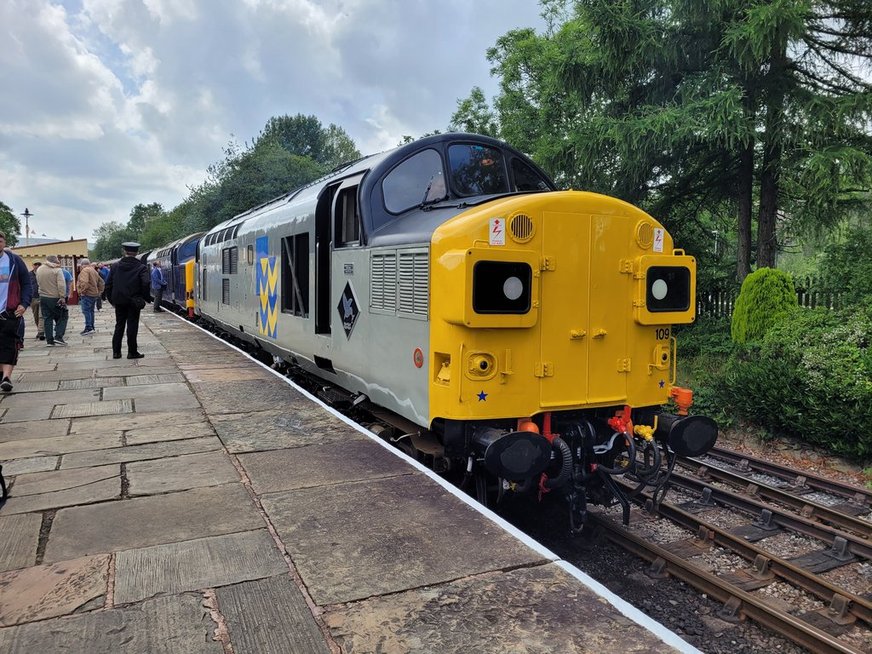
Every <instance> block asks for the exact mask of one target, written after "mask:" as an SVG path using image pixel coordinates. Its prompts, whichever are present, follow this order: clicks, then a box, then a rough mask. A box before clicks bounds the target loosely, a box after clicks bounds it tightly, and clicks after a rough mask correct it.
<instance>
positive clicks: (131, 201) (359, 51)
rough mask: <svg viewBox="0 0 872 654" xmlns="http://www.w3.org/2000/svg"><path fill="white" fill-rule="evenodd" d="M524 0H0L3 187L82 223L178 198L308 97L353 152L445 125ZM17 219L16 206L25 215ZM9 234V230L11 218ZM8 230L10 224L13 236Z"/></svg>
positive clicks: (48, 223) (80, 227) (63, 227)
mask: <svg viewBox="0 0 872 654" xmlns="http://www.w3.org/2000/svg"><path fill="white" fill-rule="evenodd" d="M539 11H540V8H539V5H538V2H537V0H63V1H59V0H53V1H52V0H0V36H2V39H0V89H2V93H0V201H2V202H5V203H6V204H7V205H9V206H10V207H11V208H12V209H13V211H14V212H15V213H16V214H20V213H22V212H23V211H24V209H25V207H26V208H28V209H29V210H30V212H31V213H32V214H34V217H33V218H31V220H30V225H31V232H32V233H31V235H32V236H36V237H41V236H42V235H43V234H46V235H48V236H49V237H54V238H60V239H67V238H70V237H71V236H73V237H75V238H88V239H91V238H92V234H93V231H94V229H95V228H96V227H97V226H99V225H100V224H101V223H103V222H106V221H108V220H119V221H121V222H126V220H127V217H128V215H129V213H130V209H131V208H132V207H133V206H134V205H135V204H137V203H140V202H142V203H150V202H160V203H161V204H162V205H163V206H164V208H166V209H170V208H172V207H174V206H176V205H177V204H178V203H179V202H181V200H182V199H184V197H185V195H186V194H187V187H188V186H190V185H197V184H199V183H201V182H202V181H203V179H204V177H205V170H206V167H207V166H208V165H209V164H211V163H214V162H216V161H218V160H220V159H221V158H222V157H223V154H222V150H223V147H224V146H225V145H226V144H227V143H228V142H229V141H230V140H231V139H235V140H236V141H238V142H245V141H249V140H251V139H252V138H254V137H255V136H257V134H258V132H259V131H260V129H261V128H262V127H263V126H264V124H265V123H266V121H267V120H268V119H269V118H270V117H271V116H279V115H284V114H288V115H294V114H297V113H302V114H306V115H309V114H314V115H315V116H317V117H318V118H319V119H320V120H321V122H322V124H324V126H325V127H326V126H327V125H329V124H330V123H335V124H337V125H339V126H340V127H342V128H344V129H345V130H346V131H347V132H348V134H349V135H350V136H351V137H352V138H353V139H354V140H355V142H356V143H357V146H358V148H359V149H360V150H361V152H363V153H365V154H366V153H372V152H378V151H381V150H385V149H388V148H391V147H394V146H395V145H396V144H397V143H398V142H399V140H400V138H401V137H402V135H404V134H409V135H413V136H419V135H421V134H423V133H425V132H428V131H432V130H434V129H444V128H445V126H446V125H447V123H448V121H449V119H450V117H451V113H452V112H453V111H454V110H455V108H456V104H457V100H458V99H459V98H463V97H466V96H467V95H468V94H469V91H470V89H471V88H472V87H473V86H474V85H478V86H481V87H482V88H483V89H484V90H485V93H486V95H487V96H488V97H489V98H490V97H492V96H493V94H494V93H495V92H496V81H495V80H494V79H493V78H492V77H491V76H490V74H489V65H488V62H487V60H486V59H485V51H486V50H487V48H488V47H490V46H492V45H494V43H495V41H496V39H497V38H498V37H499V36H501V35H502V34H504V33H506V32H507V31H509V30H510V29H512V28H515V27H529V26H533V27H536V28H537V29H540V30H541V29H542V27H543V23H542V20H541V18H540V17H539ZM23 229H24V221H23V220H22V230H23ZM22 237H23V234H22ZM22 240H23V238H22Z"/></svg>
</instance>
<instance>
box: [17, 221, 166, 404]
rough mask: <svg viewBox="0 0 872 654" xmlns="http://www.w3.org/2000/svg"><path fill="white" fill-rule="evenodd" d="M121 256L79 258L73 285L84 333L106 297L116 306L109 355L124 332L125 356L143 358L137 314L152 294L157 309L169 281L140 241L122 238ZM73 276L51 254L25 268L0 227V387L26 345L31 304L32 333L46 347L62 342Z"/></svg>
mask: <svg viewBox="0 0 872 654" xmlns="http://www.w3.org/2000/svg"><path fill="white" fill-rule="evenodd" d="M121 246H122V251H123V253H124V256H123V257H122V258H121V259H119V260H118V261H117V262H116V263H114V264H112V266H111V267H110V266H107V265H104V264H101V263H98V264H93V263H91V262H90V261H89V260H88V259H87V258H84V259H80V260H79V262H78V265H79V271H78V277H77V279H76V288H77V291H78V294H79V305H80V307H81V310H82V316H83V317H84V320H85V328H84V329H83V330H82V332H80V335H82V336H91V335H93V334H95V333H96V331H97V330H96V328H95V327H94V312H95V311H99V310H101V308H102V300H104V299H105V300H107V301H108V302H110V303H111V304H112V306H113V307H114V308H115V331H114V332H113V334H112V357H113V358H114V359H120V358H121V347H122V342H123V340H124V334H125V332H126V333H127V358H128V359H141V358H142V357H144V356H145V355H144V354H142V353H141V352H140V351H139V349H138V346H137V340H136V339H137V335H138V332H139V314H140V312H141V311H142V309H144V308H145V305H146V303H147V302H151V301H152V295H154V310H155V311H156V312H157V311H161V308H160V302H161V297H162V296H163V289H164V288H166V286H167V284H166V281H165V279H164V276H163V271H162V270H161V269H160V266H159V265H158V264H157V262H155V263H154V265H153V268H152V271H151V273H150V274H149V271H148V268H147V267H146V265H145V264H144V263H142V262H141V261H140V260H139V259H138V258H137V257H136V255H137V253H138V252H139V247H140V245H139V243H133V242H127V243H122V244H121ZM72 283H73V276H72V274H71V273H70V272H69V271H68V270H67V269H66V268H64V267H63V266H61V264H60V261H59V259H58V257H57V256H55V255H49V256H47V257H46V258H45V261H44V262H35V263H34V264H33V269H32V270H30V271H28V270H27V265H26V264H25V263H24V260H23V259H22V258H21V257H20V256H18V255H17V254H15V253H14V252H10V251H9V250H6V235H5V234H4V233H3V232H0V366H2V375H0V391H3V392H6V393H8V392H10V391H11V390H12V388H13V383H12V371H13V368H14V367H15V365H16V364H17V363H18V353H19V351H20V350H21V349H22V348H23V347H24V327H25V321H24V318H23V316H24V313H25V312H26V311H27V308H28V307H30V308H31V310H32V312H33V319H34V323H35V324H36V338H37V339H38V340H44V341H45V342H46V346H48V347H58V346H65V345H66V344H67V342H66V341H65V340H64V335H65V334H66V329H67V321H68V319H69V310H68V309H67V302H68V301H69V298H70V291H71V288H72Z"/></svg>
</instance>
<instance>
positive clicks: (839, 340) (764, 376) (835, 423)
mask: <svg viewBox="0 0 872 654" xmlns="http://www.w3.org/2000/svg"><path fill="white" fill-rule="evenodd" d="M870 344H872V309H870V308H866V309H864V310H855V311H843V312H839V313H837V312H832V311H829V310H827V309H795V310H794V311H792V312H790V313H789V314H782V316H781V318H780V319H779V321H778V322H777V323H776V324H774V325H773V326H772V327H771V328H770V330H769V331H768V332H767V334H766V336H765V337H764V338H763V339H762V342H759V343H752V344H749V345H746V346H745V347H742V348H739V349H738V350H737V352H736V353H735V354H734V355H733V357H732V358H731V359H730V361H729V363H728V364H727V365H726V366H725V367H724V370H723V373H722V377H721V379H720V380H717V381H715V382H714V383H715V384H717V385H719V386H720V388H721V398H722V400H723V402H724V404H725V406H728V407H729V409H730V410H732V411H735V412H736V413H737V414H738V415H740V416H742V417H743V418H745V419H747V420H751V421H753V422H755V423H757V424H758V425H760V426H761V427H763V428H765V429H766V430H768V431H769V432H770V433H772V434H775V435H788V436H792V437H795V438H799V439H802V440H805V441H807V442H811V443H814V444H817V445H820V446H823V447H825V448H827V449H829V450H831V451H833V452H836V453H839V454H842V455H846V456H851V457H860V458H869V457H870V456H872V431H870V430H869V429H868V425H870V424H872V347H870Z"/></svg>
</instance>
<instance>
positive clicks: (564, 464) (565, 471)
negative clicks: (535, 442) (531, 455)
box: [545, 436, 572, 490]
mask: <svg viewBox="0 0 872 654" xmlns="http://www.w3.org/2000/svg"><path fill="white" fill-rule="evenodd" d="M551 447H556V448H557V449H558V450H560V456H561V457H562V459H563V460H562V461H561V464H560V473H559V474H558V475H557V476H556V477H554V478H553V479H552V478H550V477H549V478H548V479H546V480H545V488H547V489H549V490H551V489H554V488H560V487H561V486H563V485H564V484H566V482H568V481H569V479H570V478H571V476H572V450H570V449H569V445H568V444H567V443H566V441H564V440H563V439H562V438H560V437H559V436H555V437H554V439H553V440H552V441H551Z"/></svg>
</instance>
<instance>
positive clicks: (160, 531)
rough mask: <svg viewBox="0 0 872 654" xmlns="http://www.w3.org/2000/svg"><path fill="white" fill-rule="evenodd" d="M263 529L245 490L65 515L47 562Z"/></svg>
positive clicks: (233, 487)
mask: <svg viewBox="0 0 872 654" xmlns="http://www.w3.org/2000/svg"><path fill="white" fill-rule="evenodd" d="M262 527H263V519H262V518H261V517H260V515H259V514H258V513H257V510H256V509H255V507H254V505H253V504H252V501H251V498H250V497H249V495H248V492H247V491H246V490H245V488H244V487H243V486H242V484H226V485H224V486H210V487H207V488H195V489H193V490H188V491H182V492H179V493H170V494H168V495H156V496H149V497H137V498H134V499H130V500H119V501H117V502H106V503H103V504H99V505H91V506H79V507H73V508H70V509H61V510H60V511H58V512H57V514H56V515H55V519H54V522H53V523H52V528H51V533H50V534H49V539H48V546H47V547H46V551H45V561H46V562H53V561H63V560H64V559H72V558H76V557H79V556H85V555H87V554H101V553H104V552H114V551H118V550H125V549H131V548H135V547H148V546H149V545H161V544H163V543H175V542H179V541H183V540H191V539H194V538H204V537H206V536H218V535H220V534H229V533H234V532H238V531H251V530H253V529H260V528H262Z"/></svg>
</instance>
